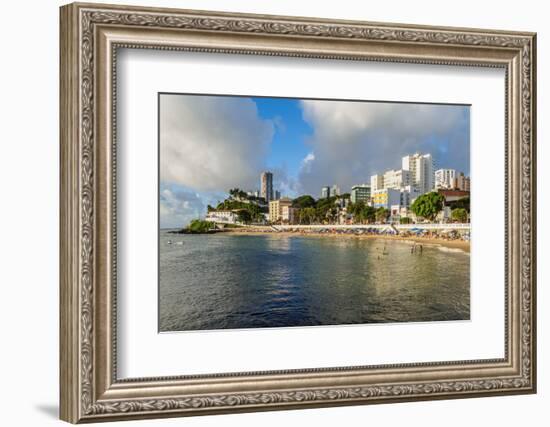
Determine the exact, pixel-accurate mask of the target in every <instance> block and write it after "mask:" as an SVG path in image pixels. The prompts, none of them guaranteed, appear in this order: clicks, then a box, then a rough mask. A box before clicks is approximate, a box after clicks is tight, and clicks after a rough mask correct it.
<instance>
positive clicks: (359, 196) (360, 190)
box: [350, 184, 371, 204]
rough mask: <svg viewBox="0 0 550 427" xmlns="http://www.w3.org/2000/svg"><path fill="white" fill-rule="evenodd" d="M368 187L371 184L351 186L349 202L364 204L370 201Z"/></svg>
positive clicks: (369, 187)
mask: <svg viewBox="0 0 550 427" xmlns="http://www.w3.org/2000/svg"><path fill="white" fill-rule="evenodd" d="M370 189H371V186H370V185H369V184H359V185H354V186H353V187H351V196H350V197H351V202H352V203H358V202H363V203H365V204H367V203H368V202H370Z"/></svg>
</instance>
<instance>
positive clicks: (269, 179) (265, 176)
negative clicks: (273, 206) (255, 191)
mask: <svg viewBox="0 0 550 427" xmlns="http://www.w3.org/2000/svg"><path fill="white" fill-rule="evenodd" d="M260 196H261V197H263V198H264V199H265V201H266V202H267V203H269V202H270V201H271V200H273V174H272V173H271V172H262V175H261V177H260Z"/></svg>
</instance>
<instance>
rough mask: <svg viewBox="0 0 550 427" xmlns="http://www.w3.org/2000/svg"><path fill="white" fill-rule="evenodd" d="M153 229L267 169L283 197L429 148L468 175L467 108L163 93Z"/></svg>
mask: <svg viewBox="0 0 550 427" xmlns="http://www.w3.org/2000/svg"><path fill="white" fill-rule="evenodd" d="M159 108H160V115H159V116H160V123H159V126H160V129H159V136H160V141H159V144H160V151H159V153H160V226H161V228H179V227H183V226H185V225H187V224H188V223H189V221H191V220H192V219H195V218H202V217H204V215H205V214H206V207H207V205H208V204H211V205H216V204H217V203H218V202H220V201H222V200H224V199H225V197H227V192H228V191H229V189H230V188H235V187H238V188H240V189H242V190H245V191H255V190H259V188H260V174H261V172H262V171H265V170H269V171H271V172H272V173H273V181H274V190H279V191H281V194H282V195H284V196H288V197H296V196H298V195H302V194H310V195H312V196H313V197H315V198H318V197H319V196H320V193H321V187H323V186H327V185H330V186H331V185H333V184H336V185H338V186H339V187H340V188H341V190H342V192H349V191H350V190H351V186H352V185H354V184H362V183H369V182H370V176H371V175H373V174H375V173H383V172H384V171H386V170H388V169H399V168H401V158H402V157H403V156H406V155H408V154H414V153H417V152H418V153H422V154H426V153H431V154H432V156H433V157H434V159H435V163H436V168H437V169H439V168H451V169H457V170H458V171H461V172H464V173H465V174H466V175H469V174H470V107H469V106H462V105H441V104H409V103H388V102H368V101H337V100H309V99H308V100H301V99H290V98H260V97H237V96H206V95H184V94H161V95H160V101H159Z"/></svg>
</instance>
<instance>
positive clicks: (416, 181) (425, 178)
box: [401, 153, 435, 194]
mask: <svg viewBox="0 0 550 427" xmlns="http://www.w3.org/2000/svg"><path fill="white" fill-rule="evenodd" d="M401 163H402V169H403V170H406V171H409V172H410V184H411V185H412V186H414V187H416V188H417V189H418V190H419V191H420V194H424V193H428V192H430V191H432V190H433V189H434V181H435V162H434V159H433V157H432V155H431V154H419V153H415V154H413V155H409V156H405V157H403V159H402V162H401Z"/></svg>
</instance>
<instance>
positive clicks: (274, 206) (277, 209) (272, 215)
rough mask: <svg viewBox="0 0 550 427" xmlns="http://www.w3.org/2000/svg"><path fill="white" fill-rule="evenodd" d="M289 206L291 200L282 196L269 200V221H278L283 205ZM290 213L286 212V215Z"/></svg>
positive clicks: (280, 217)
mask: <svg viewBox="0 0 550 427" xmlns="http://www.w3.org/2000/svg"><path fill="white" fill-rule="evenodd" d="M285 206H286V207H291V206H292V200H290V199H288V198H286V197H283V198H282V199H279V200H271V201H270V202H269V221H270V222H278V221H281V220H282V216H283V207H285ZM288 215H290V213H287V216H288Z"/></svg>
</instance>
